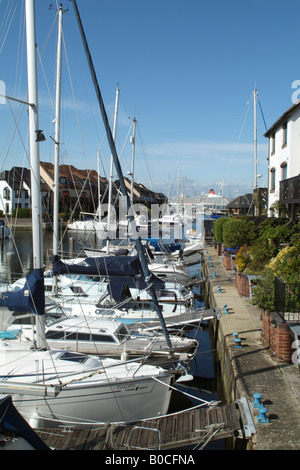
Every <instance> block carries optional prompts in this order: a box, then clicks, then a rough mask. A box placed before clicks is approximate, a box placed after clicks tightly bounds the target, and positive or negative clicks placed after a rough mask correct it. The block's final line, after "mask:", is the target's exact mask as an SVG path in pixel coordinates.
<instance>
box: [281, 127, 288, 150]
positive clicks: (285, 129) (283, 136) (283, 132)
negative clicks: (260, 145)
mask: <svg viewBox="0 0 300 470" xmlns="http://www.w3.org/2000/svg"><path fill="white" fill-rule="evenodd" d="M286 145H287V122H286V123H285V124H283V126H282V147H285V146H286Z"/></svg>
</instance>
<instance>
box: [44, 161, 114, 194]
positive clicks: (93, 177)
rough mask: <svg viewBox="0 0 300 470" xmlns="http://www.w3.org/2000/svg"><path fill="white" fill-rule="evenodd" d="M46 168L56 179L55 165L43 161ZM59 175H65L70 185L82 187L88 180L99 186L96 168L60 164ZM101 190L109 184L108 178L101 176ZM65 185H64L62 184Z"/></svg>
mask: <svg viewBox="0 0 300 470" xmlns="http://www.w3.org/2000/svg"><path fill="white" fill-rule="evenodd" d="M41 165H42V166H43V168H44V170H45V171H47V173H48V175H49V176H50V177H51V178H52V179H53V180H54V165H53V163H49V162H41ZM59 176H60V177H65V178H66V180H67V182H68V185H70V186H72V187H74V186H77V187H82V186H84V185H85V183H86V181H89V182H90V184H92V185H94V186H96V187H97V185H98V173H97V171H96V170H78V169H77V168H75V167H74V166H73V165H59ZM100 184H101V190H103V189H105V187H106V185H107V179H106V178H103V177H101V176H100ZM60 186H63V185H60Z"/></svg>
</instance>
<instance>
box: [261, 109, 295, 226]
mask: <svg viewBox="0 0 300 470" xmlns="http://www.w3.org/2000/svg"><path fill="white" fill-rule="evenodd" d="M265 137H266V138H268V139H269V186H268V215H269V216H270V217H272V216H276V215H277V213H276V210H275V209H274V203H275V202H277V201H278V202H279V203H281V204H285V205H286V206H287V208H288V209H289V211H290V214H291V215H292V217H293V218H295V217H296V215H297V213H299V210H300V191H299V188H300V186H299V182H300V180H299V174H300V100H299V101H297V102H296V103H295V104H293V106H291V107H290V108H289V109H288V110H287V111H286V112H285V113H283V114H282V116H280V118H279V119H278V120H277V121H276V122H275V123H274V124H273V125H272V126H271V127H270V128H269V129H268V131H267V132H266V133H265Z"/></svg>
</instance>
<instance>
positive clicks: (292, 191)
mask: <svg viewBox="0 0 300 470" xmlns="http://www.w3.org/2000/svg"><path fill="white" fill-rule="evenodd" d="M279 201H280V202H281V203H282V204H299V203H300V175H298V176H294V177H293V178H288V179H286V180H282V181H280V196H279Z"/></svg>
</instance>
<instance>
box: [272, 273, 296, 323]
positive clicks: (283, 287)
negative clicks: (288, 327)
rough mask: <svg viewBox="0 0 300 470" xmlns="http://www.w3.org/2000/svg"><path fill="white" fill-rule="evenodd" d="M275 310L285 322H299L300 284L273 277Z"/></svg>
mask: <svg viewBox="0 0 300 470" xmlns="http://www.w3.org/2000/svg"><path fill="white" fill-rule="evenodd" d="M275 310H276V312H277V313H278V314H279V315H280V316H281V318H282V319H283V320H284V321H285V322H297V323H298V322H300V282H292V283H287V282H284V281H283V280H282V279H280V278H279V277H277V276H275Z"/></svg>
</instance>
